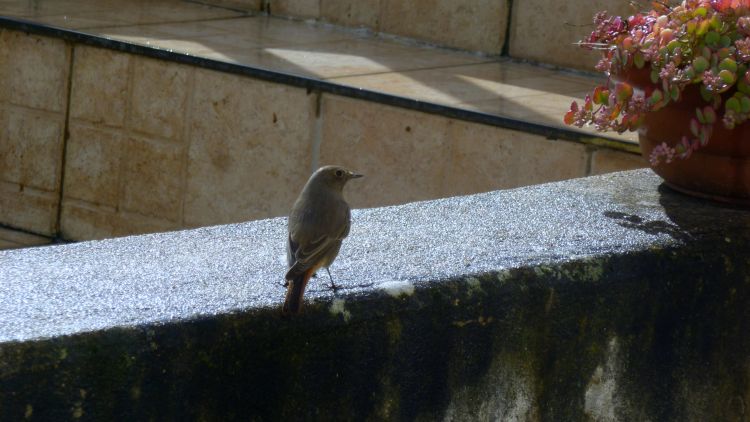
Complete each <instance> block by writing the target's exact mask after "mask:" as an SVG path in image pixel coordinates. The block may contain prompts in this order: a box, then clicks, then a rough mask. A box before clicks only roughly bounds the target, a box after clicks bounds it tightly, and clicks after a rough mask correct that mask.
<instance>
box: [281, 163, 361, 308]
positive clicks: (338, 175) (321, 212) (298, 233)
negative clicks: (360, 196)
mask: <svg viewBox="0 0 750 422" xmlns="http://www.w3.org/2000/svg"><path fill="white" fill-rule="evenodd" d="M358 177H362V175H361V174H357V173H354V172H352V171H350V170H347V169H345V168H343V167H339V166H325V167H321V168H319V169H318V171H316V172H315V173H313V175H312V176H310V179H309V180H308V181H307V184H305V187H304V188H303V189H302V193H300V195H299V197H298V198H297V201H296V202H295V203H294V206H292V211H291V212H290V213H289V239H288V244H287V262H288V264H289V271H287V273H286V277H285V278H286V283H287V292H286V300H285V301H284V308H283V309H282V312H283V313H284V314H298V313H299V312H300V310H301V309H302V296H303V295H304V293H305V287H306V286H307V282H308V281H310V277H312V275H313V274H315V272H316V271H317V270H318V269H319V268H321V267H323V268H325V269H326V270H327V269H328V266H330V265H331V263H333V260H334V259H336V256H337V255H338V254H339V249H340V248H341V242H342V241H343V240H344V238H345V237H346V236H347V235H348V234H349V225H350V219H351V216H350V214H351V212H350V209H349V204H347V203H346V201H345V200H344V195H343V189H344V186H345V185H346V182H348V181H349V180H351V179H356V178H358ZM328 276H329V277H330V276H331V273H330V271H329V272H328ZM331 284H332V285H333V287H334V288H335V285H334V284H333V278H331Z"/></svg>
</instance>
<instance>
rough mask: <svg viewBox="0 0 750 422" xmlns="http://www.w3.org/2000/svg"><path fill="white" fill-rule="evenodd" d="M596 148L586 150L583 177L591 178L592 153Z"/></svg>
mask: <svg viewBox="0 0 750 422" xmlns="http://www.w3.org/2000/svg"><path fill="white" fill-rule="evenodd" d="M595 151H596V148H586V167H585V168H584V170H583V176H584V177H586V176H591V168H592V167H593V165H594V152H595Z"/></svg>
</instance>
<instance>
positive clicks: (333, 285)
mask: <svg viewBox="0 0 750 422" xmlns="http://www.w3.org/2000/svg"><path fill="white" fill-rule="evenodd" d="M326 271H327V272H328V278H330V279H331V288H332V289H333V291H334V292H335V291H336V290H338V288H339V287H338V286H337V285H336V283H334V282H333V277H331V270H329V269H328V267H326Z"/></svg>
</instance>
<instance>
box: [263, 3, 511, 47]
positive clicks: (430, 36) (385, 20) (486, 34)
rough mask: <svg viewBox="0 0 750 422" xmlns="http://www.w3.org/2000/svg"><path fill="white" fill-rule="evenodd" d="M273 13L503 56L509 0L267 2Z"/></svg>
mask: <svg viewBox="0 0 750 422" xmlns="http://www.w3.org/2000/svg"><path fill="white" fill-rule="evenodd" d="M266 1H267V7H268V8H269V9H270V11H271V14H274V15H284V16H295V17H301V18H306V19H320V20H323V21H326V22H331V23H335V24H339V25H345V26H363V27H367V28H370V29H373V30H375V31H380V32H385V33H388V34H394V35H400V36H405V37H410V38H416V39H419V40H423V41H428V42H432V43H436V44H439V45H444V46H448V47H455V48H462V49H466V50H471V51H483V52H487V53H490V54H500V51H501V50H502V47H503V44H504V42H505V32H506V30H505V28H506V26H507V22H508V3H507V1H506V0H469V1H460V2H457V1H452V0H412V1H403V0H266Z"/></svg>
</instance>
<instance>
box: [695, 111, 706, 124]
mask: <svg viewBox="0 0 750 422" xmlns="http://www.w3.org/2000/svg"><path fill="white" fill-rule="evenodd" d="M695 117H697V118H698V121H699V122H701V124H704V125H705V124H706V118H705V117H704V116H703V111H702V110H701V109H700V108H696V109H695Z"/></svg>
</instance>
